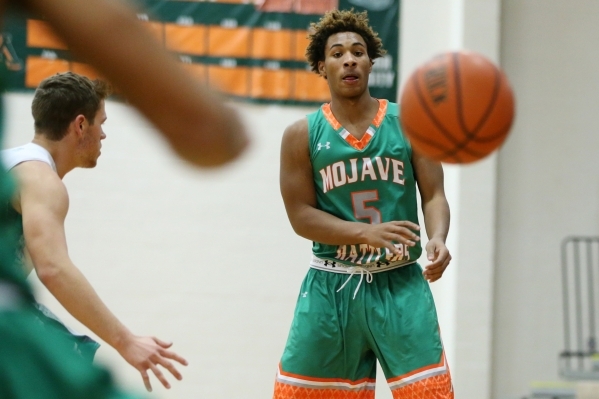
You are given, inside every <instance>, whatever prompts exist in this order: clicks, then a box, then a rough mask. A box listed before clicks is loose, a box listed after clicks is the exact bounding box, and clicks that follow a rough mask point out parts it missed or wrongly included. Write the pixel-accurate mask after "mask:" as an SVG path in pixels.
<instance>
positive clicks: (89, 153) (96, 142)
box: [80, 101, 106, 168]
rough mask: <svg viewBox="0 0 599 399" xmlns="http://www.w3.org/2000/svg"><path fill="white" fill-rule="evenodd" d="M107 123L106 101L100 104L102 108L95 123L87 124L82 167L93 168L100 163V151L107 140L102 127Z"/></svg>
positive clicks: (97, 113)
mask: <svg viewBox="0 0 599 399" xmlns="http://www.w3.org/2000/svg"><path fill="white" fill-rule="evenodd" d="M105 121H106V110H105V108H104V101H102V102H100V107H99V108H98V111H97V112H96V116H95V117H94V121H93V122H94V123H93V124H91V123H87V124H86V129H85V133H84V136H83V140H82V142H81V151H80V154H81V167H83V168H93V167H95V166H96V164H97V163H98V157H100V153H101V152H100V149H101V148H102V140H104V139H105V138H106V134H104V131H103V130H102V125H103V124H104V122H105Z"/></svg>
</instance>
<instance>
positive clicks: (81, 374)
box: [0, 301, 139, 399]
mask: <svg viewBox="0 0 599 399" xmlns="http://www.w3.org/2000/svg"><path fill="white" fill-rule="evenodd" d="M0 302H1V301H0ZM0 398H2V399H31V398H35V399H134V398H138V397H137V396H132V395H131V396H130V395H128V394H125V393H123V392H121V391H119V390H118V389H116V388H115V386H114V384H113V381H112V379H111V376H110V374H109V373H108V372H107V371H106V370H104V369H101V368H99V367H96V366H94V365H92V364H91V363H90V362H89V361H88V360H85V359H84V358H83V357H82V356H80V355H79V354H77V353H76V352H75V351H73V341H72V340H70V339H68V338H67V337H66V336H65V335H64V334H61V333H60V332H58V331H57V330H52V329H48V328H46V327H45V326H44V325H43V324H41V323H40V321H39V319H38V317H37V314H36V311H35V310H33V309H32V308H31V306H28V305H24V306H23V305H19V306H11V307H10V308H7V307H3V306H2V304H1V303H0ZM138 399H139V398H138Z"/></svg>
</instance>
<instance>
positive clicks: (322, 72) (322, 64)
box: [318, 61, 327, 79]
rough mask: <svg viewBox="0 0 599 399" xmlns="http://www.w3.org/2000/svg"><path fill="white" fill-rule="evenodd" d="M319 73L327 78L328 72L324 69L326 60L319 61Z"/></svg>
mask: <svg viewBox="0 0 599 399" xmlns="http://www.w3.org/2000/svg"><path fill="white" fill-rule="evenodd" d="M318 73H319V74H320V76H322V77H323V78H325V79H326V78H327V73H326V71H325V70H324V61H318Z"/></svg>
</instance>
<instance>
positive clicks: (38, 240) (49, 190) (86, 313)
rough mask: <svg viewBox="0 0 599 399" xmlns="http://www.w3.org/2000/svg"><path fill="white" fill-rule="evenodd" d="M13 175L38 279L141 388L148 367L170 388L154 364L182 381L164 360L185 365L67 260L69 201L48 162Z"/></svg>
mask: <svg viewBox="0 0 599 399" xmlns="http://www.w3.org/2000/svg"><path fill="white" fill-rule="evenodd" d="M13 172H14V173H15V176H16V177H17V181H18V182H19V196H18V197H19V201H18V205H19V208H20V211H21V214H22V216H23V233H24V236H25V243H26V246H27V250H28V252H29V254H30V256H31V260H32V263H33V265H34V268H35V271H36V273H37V275H38V277H39V279H40V281H41V282H42V283H43V284H44V285H45V286H46V287H47V288H48V290H49V291H50V293H52V295H53V296H54V297H55V298H56V299H57V300H58V301H59V302H60V304H61V305H62V306H64V308H65V309H66V310H67V311H68V312H69V313H70V314H71V315H73V317H75V318H76V319H77V320H79V321H80V322H81V323H82V324H84V325H85V326H86V327H87V328H89V329H90V330H91V331H93V332H94V333H95V334H96V335H98V337H100V338H101V339H102V340H103V341H105V342H106V343H108V344H109V345H110V346H112V347H113V348H115V349H116V350H117V351H118V352H119V353H120V354H121V356H123V357H124V358H125V360H127V362H129V363H130V364H131V365H132V366H134V367H135V368H137V369H138V370H139V371H140V372H141V374H142V376H143V378H144V381H145V382H146V387H148V385H149V381H148V377H147V372H146V370H147V369H148V368H150V369H152V370H153V371H154V373H157V377H158V378H159V379H160V381H161V382H162V383H163V384H164V385H165V386H166V387H167V388H168V387H169V383H168V381H167V380H166V379H165V378H164V376H163V375H162V373H161V372H160V370H158V369H157V368H156V364H160V365H162V366H163V367H165V368H166V369H167V370H169V371H170V372H171V373H172V374H173V375H174V376H175V377H176V378H177V379H181V375H180V373H179V372H178V371H177V369H176V368H175V367H174V365H173V364H172V363H171V362H170V360H169V359H174V360H176V361H178V362H180V363H182V364H186V361H185V360H184V359H183V358H181V357H180V356H178V355H176V354H175V353H173V352H170V351H168V350H166V348H168V347H169V346H170V344H167V343H164V342H162V341H159V340H156V339H155V338H150V337H138V336H135V335H133V334H132V333H131V332H130V331H129V330H128V329H127V328H126V327H125V326H124V325H123V324H122V323H121V322H120V321H119V320H118V319H117V318H116V316H115V315H114V314H113V313H112V312H111V311H110V310H109V309H108V308H107V307H106V305H105V304H104V303H103V302H102V300H101V299H100V297H99V296H98V294H97V293H96V291H95V290H94V289H93V287H92V286H91V284H90V283H89V281H88V280H87V279H86V278H85V276H84V275H83V274H82V273H81V271H80V270H79V269H78V268H77V267H76V266H75V265H74V264H73V262H72V261H71V259H70V257H69V254H68V250H67V243H66V238H65V231H64V221H65V217H66V215H67V211H68V207H69V198H68V194H67V191H66V188H65V186H64V184H63V183H62V181H61V180H60V179H59V178H58V176H57V175H56V173H54V171H53V170H51V168H50V167H49V166H48V165H47V164H45V163H42V162H36V161H31V162H25V163H22V164H20V165H18V166H16V167H15V168H13Z"/></svg>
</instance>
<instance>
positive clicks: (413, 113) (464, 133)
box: [400, 51, 514, 163]
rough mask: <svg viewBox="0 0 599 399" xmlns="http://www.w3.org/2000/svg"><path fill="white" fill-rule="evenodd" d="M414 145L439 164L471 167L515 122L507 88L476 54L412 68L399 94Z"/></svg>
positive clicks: (446, 56)
mask: <svg viewBox="0 0 599 399" xmlns="http://www.w3.org/2000/svg"><path fill="white" fill-rule="evenodd" d="M400 101H401V102H400V105H401V113H400V121H401V125H402V129H403V131H404V133H405V134H406V135H407V136H408V138H409V140H410V142H411V144H412V147H413V148H414V149H415V150H416V151H418V152H420V153H421V154H423V155H425V156H428V157H429V158H432V159H435V160H437V161H441V162H447V163H469V162H474V161H477V160H479V159H481V158H484V157H485V156H487V155H489V154H490V153H491V152H493V151H494V150H496V149H497V148H499V146H500V145H501V143H503V141H504V140H505V138H506V137H507V135H508V133H509V131H510V128H511V126H512V121H513V119H514V95H513V93H512V89H511V88H510V84H509V82H508V80H507V78H506V77H505V75H504V74H503V72H502V71H501V70H500V69H499V68H497V67H496V66H495V65H494V64H493V63H492V62H491V61H489V60H488V59H487V58H485V57H483V56H482V55H480V54H477V53H474V52H464V51H460V52H449V53H445V54H441V55H439V56H437V57H435V58H433V59H431V60H430V61H428V62H426V63H424V64H422V65H421V66H420V67H418V68H417V69H416V71H414V72H413V73H412V75H411V76H410V78H409V79H408V81H407V82H406V84H405V86H404V88H403V91H402V94H401V100H400Z"/></svg>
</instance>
